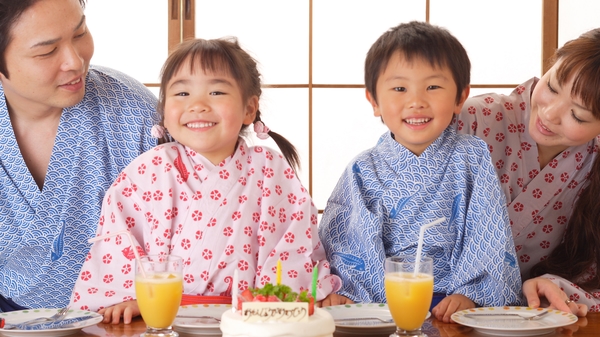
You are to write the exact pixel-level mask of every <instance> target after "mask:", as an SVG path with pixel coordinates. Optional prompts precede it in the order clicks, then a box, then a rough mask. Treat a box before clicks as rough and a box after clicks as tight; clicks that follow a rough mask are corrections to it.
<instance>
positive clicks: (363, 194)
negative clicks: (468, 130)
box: [319, 128, 521, 306]
mask: <svg viewBox="0 0 600 337" xmlns="http://www.w3.org/2000/svg"><path fill="white" fill-rule="evenodd" d="M392 137H393V136H392V134H391V133H389V132H387V133H385V134H384V135H383V136H382V137H381V138H380V140H379V143H378V144H377V145H376V146H375V147H374V148H372V149H370V150H367V151H365V152H363V153H361V154H359V155H358V156H357V157H356V158H354V159H353V160H352V162H351V163H350V164H349V165H348V167H347V168H346V170H345V171H344V173H343V174H342V177H341V178H340V180H339V182H338V184H337V186H336V187H335V189H334V191H333V193H332V195H331V197H330V198H329V200H328V202H327V207H326V208H325V211H324V214H323V219H322V221H321V224H320V227H319V235H320V237H321V240H322V241H323V246H324V247H325V250H326V251H327V254H328V259H329V261H330V263H331V270H332V273H334V274H337V275H339V276H340V277H341V278H342V282H343V287H342V290H341V291H339V292H338V293H339V294H341V295H344V296H346V297H349V298H350V299H352V300H353V301H355V302H377V303H385V302H386V298H385V290H384V282H383V281H384V270H383V264H384V259H385V258H386V257H389V256H395V255H400V254H408V255H415V254H416V249H417V243H418V237H419V230H420V227H421V226H422V225H425V224H427V223H429V222H431V221H433V220H436V219H438V218H441V217H446V221H444V222H442V223H440V224H438V225H434V226H433V227H430V228H428V229H427V231H426V232H425V236H424V245H423V255H424V256H429V257H431V258H433V262H434V292H437V293H444V294H448V295H450V294H462V295H465V296H467V297H469V298H470V299H472V300H473V301H474V302H475V303H476V304H477V305H480V306H500V305H508V304H516V303H519V302H520V291H521V279H520V276H519V270H518V265H517V262H516V256H515V249H514V245H513V242H512V237H511V233H510V228H509V225H508V215H507V212H506V208H505V198H504V195H503V193H502V191H501V190H500V187H499V183H498V178H497V176H496V173H495V170H494V168H493V166H492V164H491V159H490V155H489V151H488V150H487V146H486V144H485V143H484V142H483V141H481V140H480V139H477V138H476V137H472V136H465V135H457V134H456V133H455V131H454V130H452V129H451V128H449V129H446V130H445V131H444V133H443V134H442V135H441V136H440V137H439V138H438V139H437V140H436V141H434V142H433V143H432V144H431V145H430V146H429V147H428V148H427V149H426V150H425V151H424V152H423V153H422V154H421V155H420V156H418V157H417V156H415V155H414V154H413V153H412V152H410V151H409V150H408V149H406V148H405V147H403V146H402V145H400V144H399V143H397V142H396V141H395V140H394V139H393V138H392Z"/></svg>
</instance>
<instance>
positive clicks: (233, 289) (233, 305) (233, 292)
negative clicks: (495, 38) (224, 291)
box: [231, 268, 238, 312]
mask: <svg viewBox="0 0 600 337" xmlns="http://www.w3.org/2000/svg"><path fill="white" fill-rule="evenodd" d="M232 282H233V283H232V285H231V308H232V309H233V312H235V311H236V310H237V295H238V270H237V268H236V269H235V270H234V271H233V281H232Z"/></svg>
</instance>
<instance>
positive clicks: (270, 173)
mask: <svg viewBox="0 0 600 337" xmlns="http://www.w3.org/2000/svg"><path fill="white" fill-rule="evenodd" d="M127 229H128V230H129V231H130V232H131V234H132V236H133V238H134V241H135V246H136V249H137V250H138V251H139V252H140V253H141V255H145V254H173V255H178V256H181V257H182V258H183V260H184V268H183V278H184V280H183V282H184V293H185V294H189V295H207V296H209V295H210V296H231V293H232V289H231V288H232V275H233V273H234V270H235V269H237V270H238V276H239V284H238V290H239V291H242V290H244V289H246V288H248V287H255V286H262V285H264V284H265V283H268V282H270V283H275V282H276V271H277V261H278V260H281V267H282V268H281V276H282V278H281V282H282V284H286V285H289V286H290V287H292V289H294V291H300V290H303V289H310V288H311V282H312V271H313V265H315V264H316V265H318V285H317V300H321V299H323V298H324V297H325V296H327V295H328V294H330V293H331V292H334V291H337V290H338V289H339V288H340V287H341V281H340V279H339V277H337V276H334V275H330V273H329V263H328V262H327V261H326V260H325V251H324V250H323V247H322V245H321V242H320V241H319V238H318V231H317V209H316V207H315V206H314V204H313V203H312V199H311V197H310V195H309V194H308V191H307V190H306V189H305V188H304V187H303V186H302V184H301V183H300V181H299V180H298V178H297V177H296V174H295V172H294V170H293V169H292V168H291V167H290V166H289V165H288V163H287V161H286V160H285V159H284V158H283V157H282V156H281V154H279V153H278V152H276V151H274V150H271V149H269V148H267V147H261V146H255V147H248V146H247V145H246V142H245V141H244V140H243V139H242V138H240V139H239V142H238V146H237V149H236V151H235V153H234V154H233V155H232V156H231V157H229V158H227V159H225V160H224V161H223V162H222V163H220V164H219V165H217V166H215V165H213V164H212V163H211V162H210V161H208V160H207V159H206V158H204V157H203V156H201V155H200V154H198V153H196V152H194V151H193V150H191V149H190V148H187V147H185V146H183V145H181V144H179V143H177V142H173V143H168V144H163V145H160V146H157V147H156V148H154V149H152V150H150V151H148V152H146V153H144V154H143V155H141V156H140V157H138V158H137V159H135V160H134V161H133V162H132V163H131V164H130V165H128V166H127V168H126V169H125V170H124V171H123V172H122V173H121V174H120V176H119V177H118V178H117V180H116V181H115V182H114V184H113V185H112V186H111V187H110V189H109V190H108V191H107V193H106V196H105V198H104V202H103V206H102V213H101V218H100V224H99V228H98V232H97V235H105V234H110V233H115V232H118V231H122V230H127ZM134 270H135V257H134V254H133V251H132V247H131V243H130V241H129V239H128V237H127V235H118V236H113V237H111V238H108V239H105V240H101V241H98V242H96V243H94V244H93V246H92V248H91V250H90V252H89V255H88V257H87V260H86V262H85V263H84V265H83V267H82V269H81V273H80V275H79V278H78V280H77V282H76V284H75V288H74V291H73V295H72V299H71V304H72V305H73V307H75V308H82V309H87V310H98V309H101V308H104V307H108V306H111V305H115V304H118V303H120V302H123V301H127V300H131V299H134V298H135V287H134V279H135V272H134Z"/></svg>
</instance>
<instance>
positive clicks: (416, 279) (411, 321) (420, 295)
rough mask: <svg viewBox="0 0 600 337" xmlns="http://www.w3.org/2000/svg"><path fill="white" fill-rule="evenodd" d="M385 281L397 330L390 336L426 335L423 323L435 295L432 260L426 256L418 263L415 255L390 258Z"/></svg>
mask: <svg viewBox="0 0 600 337" xmlns="http://www.w3.org/2000/svg"><path fill="white" fill-rule="evenodd" d="M415 267H417V268H418V270H417V271H416V273H415ZM384 282H385V297H386V299H387V303H388V307H389V309H390V313H391V314H392V318H394V323H396V332H395V333H394V334H392V335H390V337H401V336H420V337H427V335H426V334H424V333H423V332H422V331H421V326H422V325H423V322H424V321H425V318H426V317H427V313H428V312H429V306H430V305H431V299H432V297H433V260H432V259H431V258H429V257H423V258H421V260H420V261H419V263H418V266H417V263H415V256H410V255H400V256H394V257H388V258H386V259H385V281H384Z"/></svg>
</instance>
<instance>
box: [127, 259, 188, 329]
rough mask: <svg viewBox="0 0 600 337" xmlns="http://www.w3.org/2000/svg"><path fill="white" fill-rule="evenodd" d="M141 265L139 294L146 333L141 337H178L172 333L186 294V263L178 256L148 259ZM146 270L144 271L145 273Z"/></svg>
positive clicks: (138, 278)
mask: <svg viewBox="0 0 600 337" xmlns="http://www.w3.org/2000/svg"><path fill="white" fill-rule="evenodd" d="M140 260H141V263H138V264H137V268H136V274H135V294H136V297H137V303H138V307H139V308H140V313H141V314H142V318H143V319H144V322H145V323H146V326H147V328H146V332H145V333H143V334H141V335H140V337H154V336H161V337H176V336H179V334H178V333H177V332H175V331H173V330H172V329H171V324H173V321H174V320H175V316H176V315H177V311H178V310H179V305H180V303H181V296H182V293H183V282H182V269H183V260H182V258H181V257H179V256H174V255H167V256H164V255H148V256H144V257H142V258H141V259H140ZM141 268H143V270H142V269H141Z"/></svg>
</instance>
